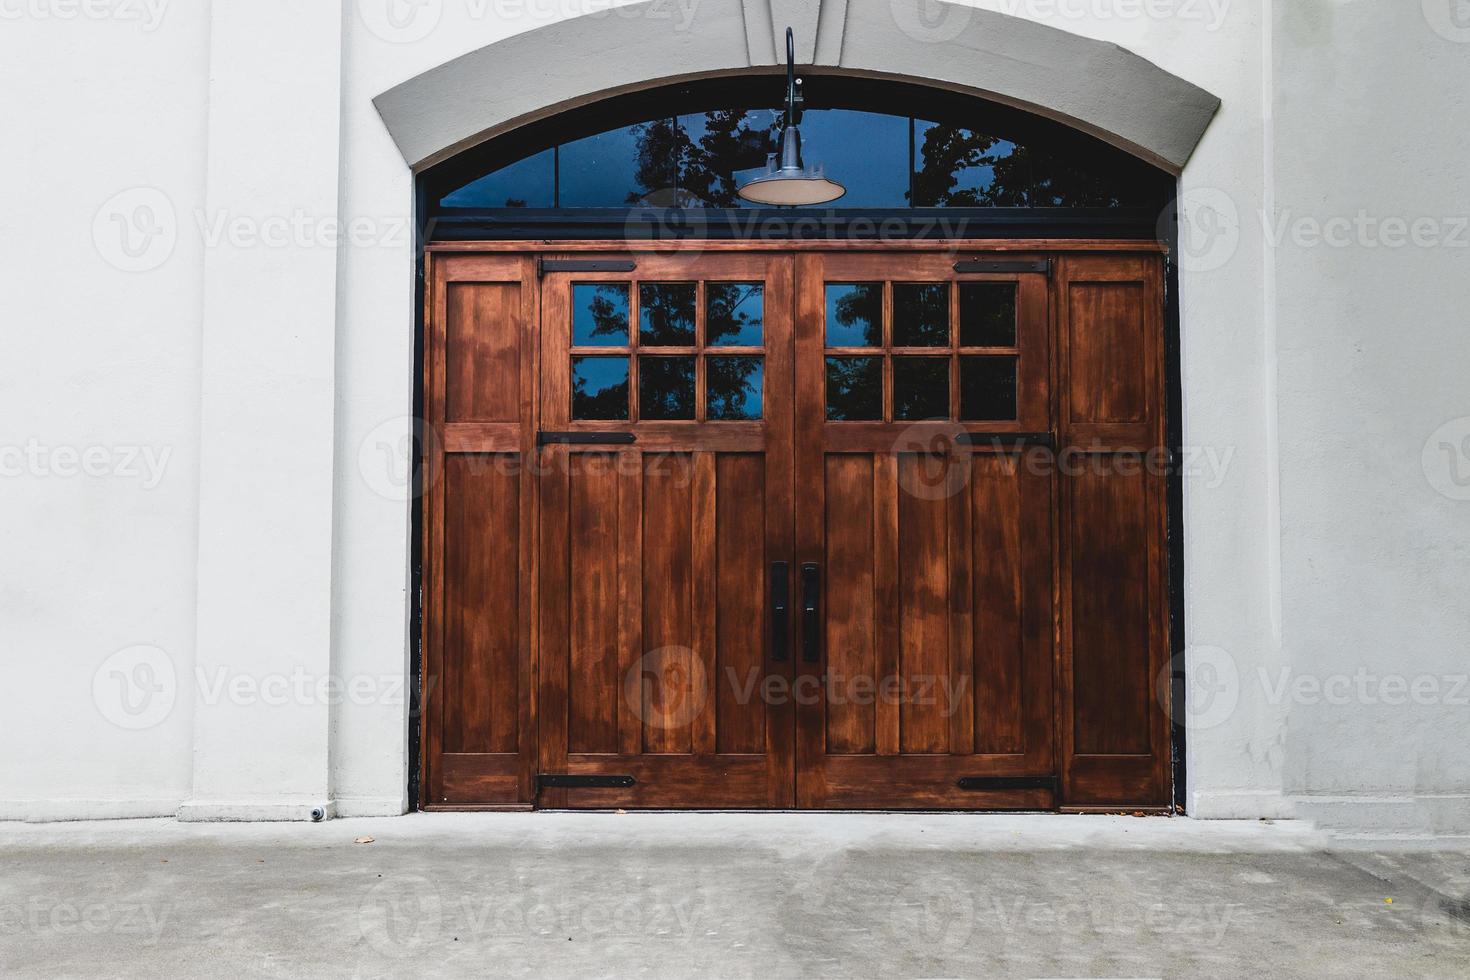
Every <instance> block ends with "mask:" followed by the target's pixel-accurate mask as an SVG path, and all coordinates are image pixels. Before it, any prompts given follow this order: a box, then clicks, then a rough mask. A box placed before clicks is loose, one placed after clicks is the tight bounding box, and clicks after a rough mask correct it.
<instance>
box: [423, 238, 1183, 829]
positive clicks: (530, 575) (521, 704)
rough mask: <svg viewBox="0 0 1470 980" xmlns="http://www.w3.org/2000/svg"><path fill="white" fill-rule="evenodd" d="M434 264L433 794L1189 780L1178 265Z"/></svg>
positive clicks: (464, 260)
mask: <svg viewBox="0 0 1470 980" xmlns="http://www.w3.org/2000/svg"><path fill="white" fill-rule="evenodd" d="M568 263H573V264H572V265H569V264H568ZM589 263H590V264H589ZM429 269H430V280H429V289H428V299H427V303H428V305H427V310H428V323H429V329H428V331H427V335H426V340H427V343H426V351H425V364H426V376H425V377H426V399H425V401H426V415H427V421H428V422H429V423H430V424H429V432H430V437H429V438H427V439H425V440H424V448H425V459H424V464H425V468H424V474H425V484H424V485H425V488H426V491H427V494H426V497H425V527H424V534H425V536H424V555H425V589H424V651H425V658H424V677H423V686H422V692H423V704H424V714H423V738H424V752H423V765H424V787H425V796H424V801H425V805H426V806H429V807H432V808H454V807H529V806H533V805H540V806H551V807H560V806H569V807H615V806H630V807H631V806H645V807H789V806H797V807H831V808H974V809H985V808H1009V807H1028V808H1030V807H1038V808H1051V807H1069V806H1072V807H1102V808H1113V807H1118V806H1129V807H1137V806H1162V805H1165V804H1167V803H1168V801H1169V797H1170V789H1171V787H1170V778H1169V777H1170V770H1169V762H1170V748H1171V745H1170V739H1169V727H1168V718H1167V713H1166V710H1165V705H1166V704H1167V698H1168V684H1167V679H1168V678H1167V664H1168V662H1169V656H1168V605H1167V597H1168V593H1167V587H1166V573H1167V550H1166V540H1165V539H1166V534H1165V532H1166V528H1167V521H1166V495H1165V490H1166V480H1165V471H1164V469H1163V466H1162V459H1161V456H1160V449H1159V447H1162V446H1163V445H1164V444H1165V429H1164V412H1163V405H1164V401H1163V396H1162V392H1163V375H1164V371H1163V357H1164V354H1163V326H1162V311H1163V300H1162V297H1163V280H1162V263H1161V262H1160V260H1159V257H1158V255H1157V253H1152V252H1149V251H1147V250H1137V251H1131V252H1130V251H1127V250H1123V249H1119V248H1116V247H1103V248H1099V249H1096V250H1094V251H1086V250H1072V249H1067V248H1061V249H1058V250H1057V251H1055V252H1048V251H1045V250H1040V249H1038V250H1036V251H1035V252H1025V253H1023V252H1019V251H1008V250H992V251H988V252H977V253H957V252H955V251H953V250H941V249H937V248H934V247H933V246H923V245H911V246H908V247H902V248H895V249H893V250H892V251H875V250H871V249H868V248H861V247H860V248H848V249H838V248H835V247H834V248H833V249H830V250H827V249H814V248H808V247H796V248H790V249H782V248H779V247H771V248H769V249H767V248H759V247H752V246H750V245H749V244H748V243H746V244H743V245H741V246H738V247H737V246H731V245H721V244H717V243H704V244H703V245H702V246H699V247H690V248H687V249H680V250H663V251H659V252H657V253H655V254H647V253H643V254H632V253H627V252H613V251H605V250H597V249H586V248H569V249H567V250H566V251H565V252H563V253H554V252H550V251H544V252H539V253H538V252H527V253H522V254H516V253H512V252H508V251H504V250H487V251H486V252H483V253H480V252H476V251H474V250H470V249H454V250H447V251H445V252H442V253H434V254H431V257H430V263H429ZM783 601H784V604H785V612H784V613H778V612H777V611H776V610H777V608H778V607H779V606H780V605H781V604H782V602H783ZM808 604H809V605H810V611H808V609H807V605H808ZM567 777H573V779H574V780H578V779H579V780H581V781H582V782H581V784H576V783H575V782H574V783H573V784H571V785H568V783H567ZM589 777H591V778H594V779H598V780H600V781H602V782H604V783H609V781H610V780H614V779H615V780H616V784H608V785H587V784H586V782H585V781H586V780H587V779H588V778H589ZM630 779H631V782H629V781H628V780H630Z"/></svg>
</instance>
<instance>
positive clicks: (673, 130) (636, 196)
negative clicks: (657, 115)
mask: <svg viewBox="0 0 1470 980" xmlns="http://www.w3.org/2000/svg"><path fill="white" fill-rule="evenodd" d="M629 132H630V133H631V134H632V135H633V146H634V150H633V152H634V155H635V164H634V167H633V180H634V181H635V184H636V186H634V187H633V188H632V189H631V190H629V191H628V197H627V203H629V204H651V205H654V206H657V207H668V206H670V205H672V204H674V203H675V202H674V201H671V200H662V199H650V195H653V196H654V197H655V198H657V197H658V195H659V194H660V193H661V192H664V191H672V190H673V188H674V186H675V185H676V184H677V183H678V179H679V175H678V166H677V165H678V161H679V157H680V156H681V155H682V154H681V150H682V147H683V145H684V144H685V143H686V142H687V141H686V140H685V138H684V133H683V131H682V130H681V129H680V128H679V125H678V123H677V122H676V121H675V120H673V119H652V120H649V121H648V122H644V123H639V124H638V125H636V126H633V127H632V128H630V129H629Z"/></svg>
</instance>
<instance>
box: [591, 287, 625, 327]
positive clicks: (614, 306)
mask: <svg viewBox="0 0 1470 980" xmlns="http://www.w3.org/2000/svg"><path fill="white" fill-rule="evenodd" d="M586 310H587V314H588V315H589V316H590V317H591V318H592V333H591V334H589V336H591V337H620V338H621V337H623V336H625V335H626V334H627V332H628V287H627V285H625V284H623V283H608V284H607V285H597V286H593V287H592V298H591V299H590V300H588V301H587V306H586Z"/></svg>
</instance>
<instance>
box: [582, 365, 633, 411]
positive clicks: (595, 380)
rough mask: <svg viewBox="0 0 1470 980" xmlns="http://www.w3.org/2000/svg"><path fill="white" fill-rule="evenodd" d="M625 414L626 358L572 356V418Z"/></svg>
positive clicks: (626, 387) (626, 392)
mask: <svg viewBox="0 0 1470 980" xmlns="http://www.w3.org/2000/svg"><path fill="white" fill-rule="evenodd" d="M627 417H628V359H627V358H626V357H574V358H572V418H574V419H625V418H627Z"/></svg>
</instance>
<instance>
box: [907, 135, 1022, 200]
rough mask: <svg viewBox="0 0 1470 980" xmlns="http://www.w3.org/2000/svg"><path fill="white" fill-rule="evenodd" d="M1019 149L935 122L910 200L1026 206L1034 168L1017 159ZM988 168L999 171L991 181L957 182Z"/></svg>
mask: <svg viewBox="0 0 1470 980" xmlns="http://www.w3.org/2000/svg"><path fill="white" fill-rule="evenodd" d="M916 125H917V124H916ZM1013 149H1014V147H1013V145H1012V144H1011V143H1009V142H1007V141H1005V140H1002V139H999V138H997V137H995V136H987V135H985V134H984V133H977V132H975V131H974V130H970V129H965V128H963V127H960V126H951V125H948V124H945V123H936V124H934V125H931V126H929V128H928V129H927V130H925V132H924V143H923V146H922V147H920V150H919V153H920V162H919V166H918V168H917V169H916V170H915V171H914V190H913V196H912V198H911V199H910V203H911V204H913V205H914V206H915V207H921V208H980V207H996V206H1002V207H1020V206H1023V205H1024V204H1025V203H1026V200H1025V199H1026V192H1027V190H1029V188H1030V184H1031V174H1030V170H1029V168H1027V167H1025V166H1018V165H1017V163H1016V161H1014V159H1013V158H1014V156H1015V154H1014V153H1013V152H1012V150H1013ZM987 167H988V168H991V170H992V174H993V176H992V179H991V181H990V183H989V184H987V185H984V186H981V187H963V188H962V187H957V186H956V185H957V184H958V183H959V182H960V175H961V174H963V173H964V171H966V170H975V169H982V168H987Z"/></svg>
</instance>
